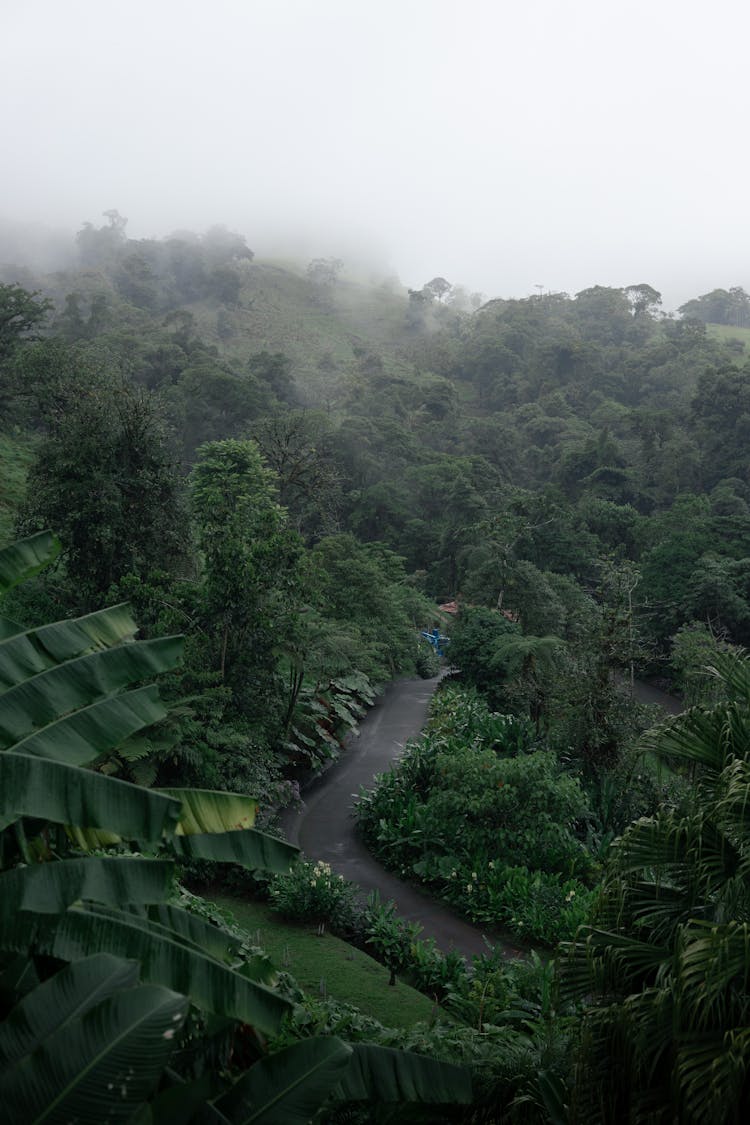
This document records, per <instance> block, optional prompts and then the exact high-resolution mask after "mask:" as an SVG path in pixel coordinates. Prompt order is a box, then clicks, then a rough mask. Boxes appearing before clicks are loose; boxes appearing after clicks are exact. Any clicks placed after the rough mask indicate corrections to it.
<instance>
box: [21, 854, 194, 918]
mask: <svg viewBox="0 0 750 1125" xmlns="http://www.w3.org/2000/svg"><path fill="white" fill-rule="evenodd" d="M173 870H174V865H173V864H171V863H170V862H169V861H166V860H161V859H136V858H133V859H130V858H127V857H118V858H114V857H112V858H110V857H105V856H87V857H86V858H85V859H64V860H61V861H60V862H58V863H54V862H53V863H38V864H36V865H35V866H33V867H14V868H13V869H12V870H11V871H5V872H3V873H2V874H0V911H2V912H5V911H16V910H30V911H34V912H35V913H40V914H60V913H62V911H64V910H67V908H68V907H69V906H71V905H72V904H73V903H74V902H78V901H79V900H80V899H96V900H97V901H98V902H110V903H113V904H117V903H123V902H128V903H129V902H133V903H156V902H163V901H164V899H165V898H166V897H167V895H168V893H169V887H170V883H171V878H172V873H173Z"/></svg>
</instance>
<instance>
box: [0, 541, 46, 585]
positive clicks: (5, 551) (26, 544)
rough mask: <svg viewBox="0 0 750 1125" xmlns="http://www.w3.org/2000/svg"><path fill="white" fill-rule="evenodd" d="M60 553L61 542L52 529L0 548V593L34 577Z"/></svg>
mask: <svg viewBox="0 0 750 1125" xmlns="http://www.w3.org/2000/svg"><path fill="white" fill-rule="evenodd" d="M59 554H60V544H59V542H58V541H57V539H55V537H54V535H53V534H52V532H51V531H40V532H38V533H37V534H36V535H30V536H29V537H28V539H20V540H19V541H18V542H17V543H11V544H10V546H8V547H3V548H2V549H1V550H0V594H6V593H7V592H8V590H12V589H13V587H14V586H16V585H18V583H19V582H25V581H26V579H28V578H33V577H34V575H35V574H38V573H39V571H40V570H44V568H45V566H49V564H50V563H51V562H53V561H54V560H55V559H56V558H57V556H58V555H59Z"/></svg>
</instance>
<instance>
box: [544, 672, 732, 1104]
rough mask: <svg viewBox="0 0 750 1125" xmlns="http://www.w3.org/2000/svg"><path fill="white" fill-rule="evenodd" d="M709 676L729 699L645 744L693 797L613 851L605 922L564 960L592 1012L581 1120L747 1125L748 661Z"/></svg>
mask: <svg viewBox="0 0 750 1125" xmlns="http://www.w3.org/2000/svg"><path fill="white" fill-rule="evenodd" d="M709 671H710V672H711V673H712V674H713V675H714V676H715V677H716V678H717V681H718V682H719V684H720V686H721V689H722V694H723V696H724V699H723V701H722V702H720V703H718V704H716V705H713V706H710V707H709V706H699V707H694V708H692V709H690V710H689V711H686V712H685V713H684V714H682V715H680V716H678V717H677V718H675V719H672V720H670V721H668V722H667V723H665V724H663V725H662V726H660V727H658V728H656V729H655V730H654V731H652V732H651V733H650V734H649V735H648V736H647V737H646V739H645V740H644V750H645V751H646V752H648V753H650V754H652V755H653V756H654V757H655V758H656V760H657V761H660V762H663V763H665V764H667V765H669V766H670V767H672V768H674V767H677V768H679V769H681V771H682V772H683V773H684V774H685V776H686V778H688V779H689V785H688V786H686V792H685V795H684V797H683V798H682V799H681V800H680V802H679V803H678V804H676V805H675V806H674V807H666V808H663V809H662V810H660V811H659V813H658V814H657V815H656V816H653V817H649V818H642V819H640V820H638V821H636V822H635V823H634V824H632V825H631V826H630V827H629V828H628V829H627V831H626V832H625V833H624V834H623V836H622V837H621V838H620V839H619V840H618V841H617V842H616V843H615V845H613V850H612V858H611V862H610V864H609V868H608V871H607V873H606V877H605V880H604V883H603V887H602V891H601V900H600V905H599V909H598V917H597V919H596V921H597V925H596V926H592V927H590V928H587V929H586V930H585V931H584V932H582V933H581V934H580V935H579V936H578V938H577V940H576V941H575V942H573V943H571V944H570V945H569V946H568V947H567V949H566V950H564V951H563V953H564V954H565V953H567V956H565V955H564V956H563V958H562V960H561V976H562V987H563V988H564V990H565V991H566V992H567V994H568V995H570V996H575V995H578V996H579V997H582V998H586V1004H587V1007H586V1009H585V1013H584V1016H583V1020H582V1026H581V1036H580V1043H579V1054H578V1060H577V1070H576V1081H575V1090H574V1097H573V1119H574V1120H576V1121H596V1122H602V1123H605V1125H606V1123H609V1122H612V1123H613V1125H614V1123H615V1122H617V1123H620V1122H639V1123H640V1122H648V1123H652V1125H667V1123H670V1125H671V1123H672V1122H675V1121H679V1122H681V1123H685V1125H698V1123H705V1122H711V1123H712V1125H724V1123H726V1125H729V1123H734V1122H740V1121H745V1120H747V1119H748V1115H750V879H749V878H748V876H749V875H750V657H748V655H747V654H744V653H727V654H723V655H721V656H719V657H718V658H717V659H716V661H715V665H714V667H712V668H711V669H709Z"/></svg>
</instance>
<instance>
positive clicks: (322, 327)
mask: <svg viewBox="0 0 750 1125" xmlns="http://www.w3.org/2000/svg"><path fill="white" fill-rule="evenodd" d="M189 307H190V310H191V312H193V314H194V315H195V317H196V320H197V323H198V326H199V331H200V333H201V335H202V336H203V338H204V339H206V340H207V341H209V342H211V343H214V344H216V345H217V346H218V347H219V348H220V350H221V351H222V352H224V353H225V354H226V355H227V356H229V357H231V358H233V359H235V360H239V361H240V362H242V363H244V361H245V360H246V359H247V357H248V356H249V355H251V354H252V353H253V352H260V351H270V352H283V353H284V354H285V355H287V356H289V358H290V359H291V360H292V363H293V372H294V375H295V378H296V380H297V382H298V384H299V385H300V386H302V387H304V388H305V391H306V392H307V393H308V394H310V393H311V394H313V395H314V396H316V397H318V398H319V399H320V400H321V401H320V402H319V405H321V406H325V405H326V404H328V403H333V402H335V401H336V399H337V397H338V393H339V387H340V385H341V382H342V381H344V380H346V379H348V378H350V377H351V376H352V375H355V374H357V373H358V372H359V371H360V370H361V367H362V364H363V362H366V359H365V358H364V357H363V356H362V354H361V350H362V349H364V350H365V351H368V352H376V353H377V354H378V355H379V356H380V358H381V360H382V362H383V365H384V367H385V369H386V370H390V371H394V372H396V371H399V372H400V371H403V370H409V366H408V364H406V363H405V361H404V360H403V359H402V358H401V357H400V356H399V354H398V352H399V348H400V347H401V346H403V345H404V344H405V343H408V339H409V336H408V331H407V329H406V326H405V317H406V299H405V296H404V295H403V294H402V293H400V292H398V290H397V289H396V288H391V287H389V286H387V285H382V284H381V285H372V286H371V285H368V284H367V283H360V282H356V281H350V280H346V279H342V280H341V281H340V282H338V284H337V285H336V287H335V290H334V292H333V294H332V296H331V298H330V299H329V298H326V297H325V296H324V297H322V298H321V297H319V296H318V295H317V293H316V290H315V289H314V287H313V286H311V285H310V283H309V282H308V281H307V280H306V279H305V278H304V277H303V276H302V275H301V274H300V273H298V272H295V270H294V269H293V268H292V267H289V266H287V265H286V264H284V265H283V266H282V265H276V264H274V263H271V262H253V263H252V264H251V265H248V266H246V267H245V270H244V283H243V287H242V293H241V297H240V302H239V305H238V306H237V307H236V308H232V309H227V310H226V312H225V316H226V318H227V319H228V321H229V324H230V325H231V329H232V335H231V336H229V337H228V338H226V339H225V340H221V339H220V338H219V335H218V333H217V330H216V329H217V313H218V309H217V306H216V304H215V303H213V304H212V303H209V302H201V303H200V304H196V305H191V306H189ZM355 349H357V351H360V354H359V355H358V354H357V351H355Z"/></svg>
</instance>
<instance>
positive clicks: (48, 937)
mask: <svg viewBox="0 0 750 1125" xmlns="http://www.w3.org/2000/svg"><path fill="white" fill-rule="evenodd" d="M29 948H32V949H33V950H34V951H35V952H36V953H42V954H47V955H48V956H50V957H57V958H58V959H59V960H61V961H75V960H77V959H78V958H80V957H88V956H90V955H91V954H92V953H97V952H107V953H111V954H113V955H114V956H116V957H124V958H127V959H133V960H135V961H139V962H140V975H141V979H142V980H146V981H151V982H153V983H154V984H161V985H163V986H164V987H166V988H171V989H172V990H173V991H174V992H180V993H182V994H183V995H184V996H189V997H190V999H191V1000H192V1001H193V1003H194V1004H196V1005H197V1006H198V1007H199V1008H203V1009H204V1010H205V1011H208V1012H214V1013H216V1014H217V1015H222V1016H227V1017H229V1018H230V1019H236V1020H240V1021H241V1022H242V1023H248V1024H251V1025H253V1026H254V1027H257V1028H258V1029H259V1030H260V1031H262V1032H265V1033H268V1034H270V1033H272V1032H274V1031H276V1030H277V1029H278V1026H279V1024H280V1022H281V1019H282V1017H283V1016H284V1014H285V1013H286V1012H288V1011H289V1008H290V1005H289V1002H288V1001H286V1000H283V999H282V998H281V997H280V996H278V995H276V993H275V992H272V991H271V990H270V989H269V988H266V987H265V986H264V985H262V984H256V983H255V982H253V981H250V980H247V979H245V978H244V977H243V976H242V975H240V974H239V973H237V972H234V971H233V970H232V969H231V968H229V967H228V966H226V965H224V964H222V963H221V962H219V961H217V960H216V959H215V958H213V957H210V956H208V955H207V954H205V953H203V952H201V951H200V950H197V949H194V948H190V947H189V946H186V945H185V944H184V943H183V941H182V939H181V938H180V936H179V935H178V934H176V933H175V934H173V935H162V934H161V933H159V932H158V930H156V929H154V928H153V927H151V928H150V927H148V926H144V924H143V920H142V919H140V918H136V917H135V916H133V915H131V914H128V913H127V912H126V911H116V910H110V909H107V908H102V909H97V907H96V906H95V905H94V904H85V905H80V906H71V907H70V908H69V909H68V910H67V911H66V912H65V913H64V914H61V915H56V916H52V915H44V914H29V913H27V912H23V911H19V912H16V913H14V914H12V913H10V912H8V913H7V914H5V915H4V914H2V913H0V949H4V950H7V951H9V952H24V951H27V950H28V949H29Z"/></svg>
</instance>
